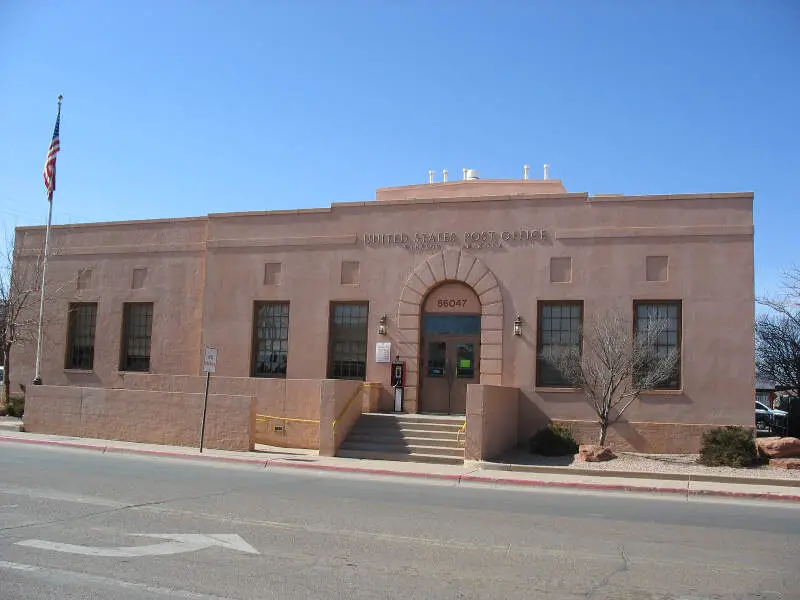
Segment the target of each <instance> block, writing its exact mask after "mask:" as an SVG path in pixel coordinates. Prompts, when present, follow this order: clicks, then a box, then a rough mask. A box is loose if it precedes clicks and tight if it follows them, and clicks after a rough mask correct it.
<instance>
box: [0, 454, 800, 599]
mask: <svg viewBox="0 0 800 600" xmlns="http://www.w3.org/2000/svg"><path fill="white" fill-rule="evenodd" d="M137 534H153V535H165V536H170V535H171V536H173V537H172V538H169V539H168V538H164V537H145V536H141V535H137ZM217 534H219V535H228V536H233V537H219V538H211V537H207V536H210V535H217ZM176 536H177V537H176ZM180 536H184V537H180ZM192 536H194V537H192ZM235 536H239V537H235ZM148 553H149V554H148ZM109 554H116V555H114V556H109ZM143 554H147V555H143ZM11 598H13V599H25V600H35V599H43V598H58V599H59V600H62V599H72V598H98V599H101V598H102V599H108V598H114V599H119V600H129V599H131V600H132V599H142V598H147V599H155V598H160V599H163V598H190V599H196V600H211V599H214V600H217V599H228V598H231V599H233V598H235V599H244V598H253V599H255V598H259V599H261V598H280V599H292V598H303V599H306V598H381V599H384V598H403V599H410V598H426V599H427V598H447V599H462V598H498V599H511V598H526V599H535V598H548V599H549V598H558V599H562V598H564V599H572V598H581V599H590V600H598V599H611V598H614V599H636V600H651V599H662V598H663V599H679V598H680V599H691V600H694V599H700V598H714V599H728V598H731V599H733V598H736V599H745V598H747V599H756V598H758V599H761V600H766V599H770V600H771V599H778V598H786V599H789V598H793V599H794V598H800V507H796V506H793V505H788V504H783V503H778V502H769V503H767V502H762V503H755V502H733V501H719V500H717V501H706V500H692V501H687V500H686V499H685V498H684V499H678V498H665V497H657V496H647V495H637V494H611V493H588V492H575V491H566V492H565V491H554V490H544V489H518V488H509V487H488V486H477V485H475V486H463V485H462V486H458V485H456V484H455V483H449V482H436V483H424V482H419V481H418V480H400V479H389V478H370V477H363V476H356V475H348V476H340V475H334V474H327V473H315V472H307V471H302V470H292V469H284V470H265V469H263V468H257V467H254V466H247V465H220V464H215V463H193V462H189V461H180V460H172V459H167V458H148V457H141V456H131V455H115V454H101V453H98V452H88V451H82V450H69V449H57V448H42V447H30V446H23V445H15V444H2V443H0V599H2V600H5V599H11Z"/></svg>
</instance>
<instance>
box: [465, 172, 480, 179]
mask: <svg viewBox="0 0 800 600" xmlns="http://www.w3.org/2000/svg"><path fill="white" fill-rule="evenodd" d="M466 179H469V180H474V179H480V175H478V171H476V170H475V169H467V175H466Z"/></svg>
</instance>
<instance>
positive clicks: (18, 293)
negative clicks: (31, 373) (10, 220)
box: [0, 235, 73, 405]
mask: <svg viewBox="0 0 800 600" xmlns="http://www.w3.org/2000/svg"><path fill="white" fill-rule="evenodd" d="M24 246H25V245H24V244H23V243H18V244H15V243H14V239H13V238H12V237H11V236H8V235H6V237H5V243H4V245H3V247H2V248H0V307H2V308H0V311H2V313H3V315H2V317H0V357H1V358H2V364H3V390H2V397H1V398H0V404H2V405H5V404H6V403H7V402H8V394H10V392H11V365H10V362H11V351H12V350H13V349H14V348H18V347H22V346H27V345H34V346H35V345H36V338H37V334H38V331H39V303H40V301H41V291H42V268H43V260H42V259H43V256H44V239H42V244H41V247H39V248H31V247H24ZM60 253H61V250H60V249H59V248H58V247H56V246H54V245H52V244H51V247H50V252H49V256H50V257H51V258H52V257H53V256H57V255H59V254H60ZM49 273H50V271H48V278H47V279H48V280H47V288H46V290H45V291H46V294H45V306H47V305H48V304H51V303H53V302H57V301H58V300H59V299H60V298H62V297H63V295H64V291H65V290H66V289H67V288H68V287H69V286H70V285H71V284H72V283H73V282H71V281H61V280H58V279H56V278H55V277H52V276H51V275H50V274H49ZM45 312H47V311H45ZM44 325H45V326H46V325H47V320H45V322H44ZM46 339H47V336H46V335H45V337H44V338H43V340H42V341H43V342H44V341H46Z"/></svg>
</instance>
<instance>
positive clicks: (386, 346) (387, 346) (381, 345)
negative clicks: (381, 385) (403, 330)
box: [375, 342, 392, 363]
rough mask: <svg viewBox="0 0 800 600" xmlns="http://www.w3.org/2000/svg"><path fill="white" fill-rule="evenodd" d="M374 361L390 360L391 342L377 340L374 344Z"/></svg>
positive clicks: (384, 361)
mask: <svg viewBox="0 0 800 600" xmlns="http://www.w3.org/2000/svg"><path fill="white" fill-rule="evenodd" d="M375 362H376V363H390V362H392V343H391V342H378V343H377V344H375Z"/></svg>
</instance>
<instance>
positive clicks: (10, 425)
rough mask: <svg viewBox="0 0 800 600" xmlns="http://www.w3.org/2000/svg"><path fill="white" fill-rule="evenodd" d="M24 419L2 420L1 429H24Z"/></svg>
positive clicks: (0, 421)
mask: <svg viewBox="0 0 800 600" xmlns="http://www.w3.org/2000/svg"><path fill="white" fill-rule="evenodd" d="M22 430H23V428H22V421H12V420H0V431H22Z"/></svg>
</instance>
